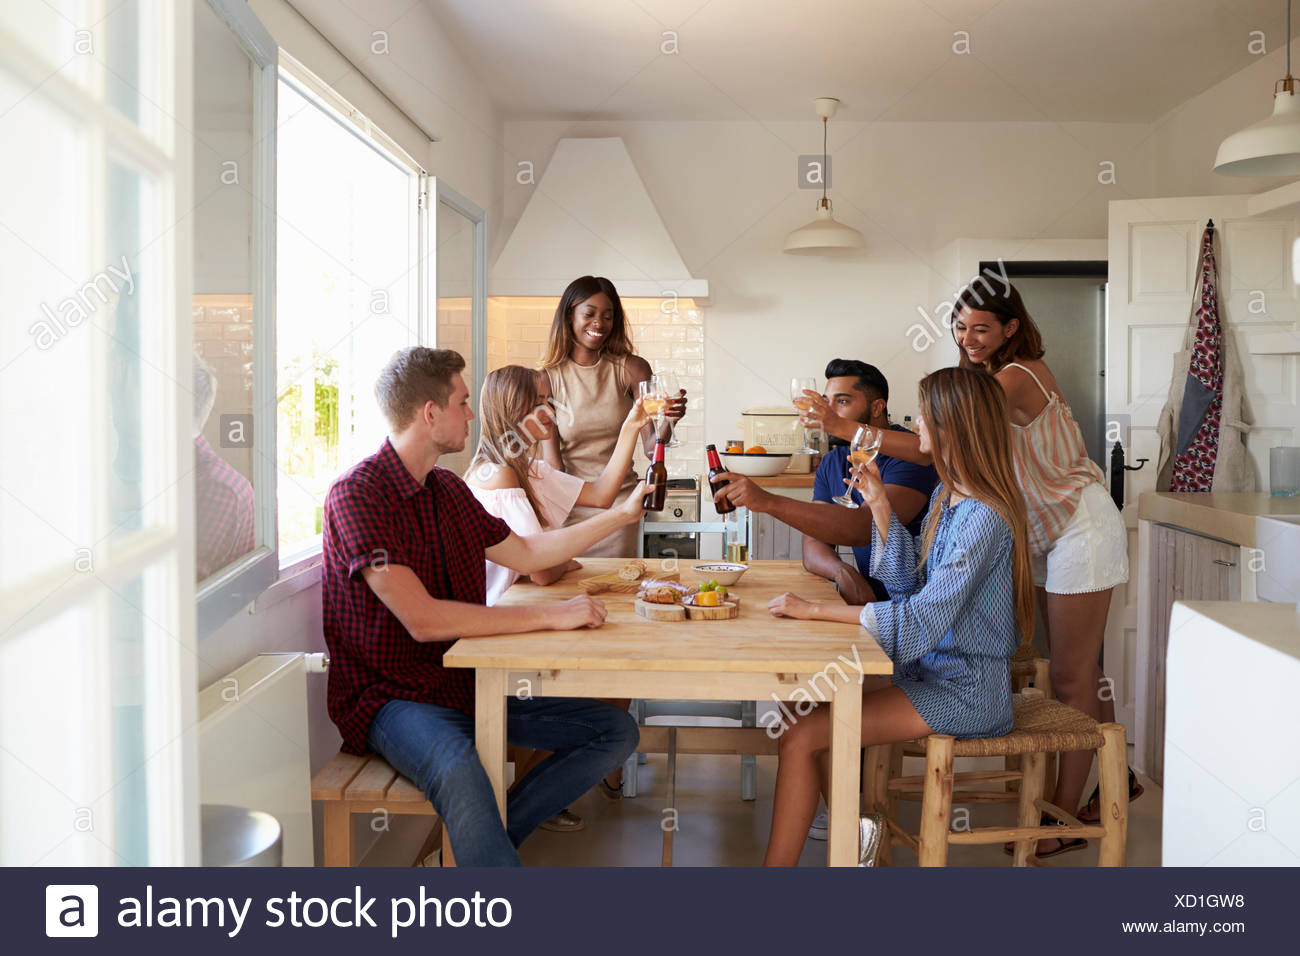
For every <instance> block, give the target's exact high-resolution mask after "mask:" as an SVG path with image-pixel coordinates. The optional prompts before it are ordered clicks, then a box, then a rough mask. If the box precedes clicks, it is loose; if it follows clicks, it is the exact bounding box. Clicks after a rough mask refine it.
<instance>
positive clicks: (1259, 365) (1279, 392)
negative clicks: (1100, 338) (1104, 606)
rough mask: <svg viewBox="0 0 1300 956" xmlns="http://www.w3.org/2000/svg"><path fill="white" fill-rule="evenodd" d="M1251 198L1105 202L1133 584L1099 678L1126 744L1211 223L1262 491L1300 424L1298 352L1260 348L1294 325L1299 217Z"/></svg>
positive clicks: (1110, 367) (1112, 416) (1112, 355)
mask: <svg viewBox="0 0 1300 956" xmlns="http://www.w3.org/2000/svg"><path fill="white" fill-rule="evenodd" d="M1247 200H1248V197H1247V196H1196V197H1187V198H1173V199H1141V200H1122V201H1117V202H1112V203H1111V204H1110V231H1109V236H1110V242H1109V259H1110V287H1109V302H1108V309H1107V320H1106V412H1107V417H1108V419H1109V420H1110V421H1111V422H1115V423H1117V424H1118V425H1119V426H1120V432H1121V437H1122V439H1123V441H1124V444H1125V449H1126V453H1127V457H1128V461H1129V463H1130V464H1132V463H1134V461H1135V460H1136V459H1138V458H1148V459H1150V461H1149V462H1148V463H1147V465H1146V466H1145V467H1144V468H1143V469H1142V470H1141V471H1136V472H1129V473H1128V475H1127V480H1126V483H1125V493H1124V502H1125V507H1124V518H1125V524H1126V525H1127V527H1128V535H1129V567H1130V580H1129V584H1128V586H1127V587H1120V588H1117V589H1116V592H1115V598H1114V601H1113V602H1112V604H1111V612H1110V620H1109V624H1108V628H1107V633H1106V648H1105V659H1106V673H1107V676H1109V677H1111V678H1112V679H1113V680H1114V681H1115V695H1116V698H1115V712H1116V716H1117V718H1118V719H1119V720H1121V721H1122V722H1123V723H1124V724H1125V726H1126V727H1127V728H1128V731H1129V739H1130V740H1133V739H1134V736H1133V729H1134V709H1135V705H1137V704H1138V703H1139V698H1140V694H1141V689H1140V688H1138V687H1137V686H1136V675H1137V663H1136V660H1137V658H1136V655H1137V652H1138V647H1137V582H1138V575H1139V568H1138V553H1137V501H1138V495H1140V494H1141V493H1142V492H1144V491H1153V490H1154V489H1155V480H1156V467H1157V462H1158V459H1159V457H1160V442H1159V439H1158V437H1157V435H1156V430H1155V429H1156V420H1157V417H1158V416H1159V414H1160V410H1161V409H1162V408H1163V407H1164V404H1165V400H1166V399H1167V397H1168V394H1169V384H1170V376H1171V374H1172V371H1173V354H1174V353H1175V352H1177V351H1178V350H1180V349H1181V348H1182V343H1183V335H1184V332H1185V330H1186V329H1187V324H1188V318H1189V314H1190V309H1191V301H1192V295H1193V293H1194V291H1195V286H1196V280H1197V270H1198V267H1199V261H1198V252H1199V249H1200V240H1201V233H1202V231H1203V230H1204V229H1205V225H1206V221H1207V220H1209V219H1213V220H1214V225H1215V229H1216V231H1217V232H1218V253H1219V256H1218V265H1219V283H1220V288H1219V308H1220V318H1221V320H1222V321H1223V322H1224V323H1225V327H1226V329H1227V330H1228V331H1230V332H1231V333H1232V334H1233V335H1234V336H1235V338H1236V342H1237V346H1238V352H1239V354H1240V355H1241V363H1242V367H1243V370H1244V372H1245V376H1246V381H1247V386H1248V389H1249V396H1250V403H1251V406H1252V409H1253V411H1254V416H1255V428H1254V430H1253V431H1252V432H1251V433H1250V435H1249V436H1248V447H1249V449H1250V453H1251V457H1252V458H1253V459H1254V461H1255V463H1256V468H1257V482H1258V484H1257V486H1256V487H1257V489H1259V490H1264V489H1266V488H1267V481H1268V449H1269V448H1270V447H1272V446H1273V445H1277V444H1280V443H1283V442H1286V443H1292V442H1293V441H1294V440H1295V438H1296V436H1297V425H1298V424H1300V408H1298V407H1297V392H1298V391H1300V379H1298V375H1297V362H1296V359H1297V356H1295V355H1293V354H1292V355H1287V354H1262V353H1261V354H1255V353H1253V352H1252V351H1251V349H1252V346H1254V347H1256V348H1262V347H1263V345H1262V343H1264V342H1265V341H1266V337H1267V336H1268V335H1269V334H1270V333H1276V332H1284V331H1285V332H1290V331H1294V330H1295V329H1296V328H1297V318H1300V300H1298V299H1297V289H1296V283H1295V275H1294V267H1293V255H1294V250H1295V243H1296V238H1297V235H1300V223H1297V221H1296V219H1295V218H1294V217H1292V216H1290V215H1288V214H1287V213H1286V212H1284V211H1278V212H1273V213H1264V214H1261V215H1258V216H1251V215H1250V214H1249V212H1248V209H1247Z"/></svg>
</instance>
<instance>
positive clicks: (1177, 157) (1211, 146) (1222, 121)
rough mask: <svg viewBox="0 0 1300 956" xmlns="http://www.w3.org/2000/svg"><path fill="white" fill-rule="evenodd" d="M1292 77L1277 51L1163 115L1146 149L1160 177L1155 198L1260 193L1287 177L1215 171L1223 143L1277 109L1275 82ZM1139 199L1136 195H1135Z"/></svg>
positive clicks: (1148, 161)
mask: <svg viewBox="0 0 1300 956" xmlns="http://www.w3.org/2000/svg"><path fill="white" fill-rule="evenodd" d="M1285 74H1286V51H1285V50H1283V49H1280V48H1279V49H1277V50H1275V51H1274V52H1272V53H1270V54H1268V55H1267V56H1261V57H1260V58H1259V59H1258V60H1256V61H1255V62H1254V63H1252V64H1251V65H1250V66H1248V67H1247V68H1246V69H1244V70H1241V71H1239V72H1237V73H1235V74H1233V75H1232V76H1230V77H1228V78H1227V79H1225V80H1223V81H1222V82H1221V83H1218V84H1216V85H1215V86H1212V87H1210V88H1209V89H1208V90H1206V91H1205V92H1203V93H1200V94H1198V95H1196V96H1193V97H1191V98H1190V99H1188V100H1186V101H1185V102H1183V103H1182V104H1180V105H1179V106H1177V107H1175V108H1174V109H1172V110H1170V111H1169V112H1168V113H1166V114H1165V115H1164V116H1162V117H1160V119H1158V120H1157V121H1156V122H1155V123H1153V124H1152V126H1151V134H1150V137H1149V139H1148V140H1147V141H1146V142H1145V143H1144V144H1143V145H1142V148H1141V158H1142V161H1143V162H1144V163H1146V164H1147V165H1148V167H1149V168H1150V169H1151V170H1152V171H1153V173H1154V185H1155V187H1156V191H1154V192H1151V193H1149V195H1151V196H1215V195H1226V194H1229V193H1257V192H1261V191H1263V190H1265V189H1271V188H1272V187H1274V186H1278V185H1281V184H1282V183H1284V182H1286V179H1285V178H1281V179H1274V178H1260V179H1247V178H1239V177H1236V176H1220V175H1218V174H1216V173H1215V172H1214V156H1215V153H1216V152H1217V151H1218V149H1219V143H1221V142H1222V141H1223V139H1224V138H1225V137H1226V136H1228V135H1229V134H1231V133H1235V132H1236V131H1237V130H1239V129H1242V128H1243V127H1246V126H1249V125H1250V124H1252V123H1255V122H1258V121H1259V120H1262V119H1264V118H1265V117H1267V116H1268V115H1269V114H1270V113H1271V112H1272V110H1273V83H1274V82H1275V81H1276V80H1278V79H1281V78H1282V77H1283V76H1284V75H1285ZM1133 198H1136V197H1133Z"/></svg>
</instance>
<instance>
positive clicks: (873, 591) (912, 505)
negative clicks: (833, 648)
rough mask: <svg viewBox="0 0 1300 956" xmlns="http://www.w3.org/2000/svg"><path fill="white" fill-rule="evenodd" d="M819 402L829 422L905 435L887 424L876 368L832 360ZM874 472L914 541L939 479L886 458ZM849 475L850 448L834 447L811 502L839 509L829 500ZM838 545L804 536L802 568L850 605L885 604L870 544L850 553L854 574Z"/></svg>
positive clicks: (929, 470) (884, 389)
mask: <svg viewBox="0 0 1300 956" xmlns="http://www.w3.org/2000/svg"><path fill="white" fill-rule="evenodd" d="M823 398H824V399H825V401H826V403H827V405H828V406H829V409H828V410H826V411H825V412H824V414H825V415H827V416H828V417H829V416H830V415H834V416H837V417H838V418H841V419H845V420H847V421H849V422H854V423H856V424H857V425H870V426H871V427H873V428H892V429H894V430H895V431H906V429H904V428H903V427H902V426H900V425H891V424H890V423H889V382H888V381H886V379H885V376H884V375H882V374H881V372H880V370H879V369H878V368H876V367H875V366H874V365H868V364H867V363H866V362H860V361H857V360H856V359H839V358H837V359H832V360H831V361H830V363H829V364H828V365H827V366H826V392H825V395H824V396H823ZM844 430H845V431H847V428H845V429H844ZM876 467H878V468H879V469H880V477H881V480H882V481H883V482H884V485H885V493H886V494H887V495H888V496H889V503H890V504H891V505H892V506H893V508H894V514H896V515H898V518H899V520H900V521H902V522H903V524H904V525H905V526H906V527H907V530H908V531H910V532H911V533H912V534H913V535H917V534H920V533H921V521H922V519H923V518H924V517H925V508H926V505H927V504H929V501H930V494H931V492H933V491H934V486H935V485H937V484H938V483H939V476H938V474H937V473H936V472H935V470H934V468H933V467H932V466H930V465H916V464H913V463H912V462H909V461H903V460H902V459H899V458H890V457H889V456H888V455H884V454H881V455H877V456H876ZM848 473H849V446H848V445H838V446H836V447H834V448H832V449H831V450H830V451H829V452H828V453H827V454H826V455H825V456H823V458H822V463H821V467H820V468H818V469H817V475H816V477H815V478H814V480H813V501H815V502H825V503H826V505H827V506H829V507H832V508H838V507H841V506H840V505H837V504H835V502H833V501H831V498H833V497H834V496H836V495H842V494H844V491H845V487H846V486H845V484H844V479H845V478H846V477H847V476H848ZM849 494H850V495H851V496H852V498H853V500H854V501H856V502H857V503H858V504H861V503H862V496H861V495H859V494H858V492H856V491H851V492H849ZM839 543H841V542H830V541H820V540H818V539H817V538H816V537H813V536H810V535H807V534H805V535H804V537H803V566H804V567H805V568H806V569H807V570H809V571H811V572H812V573H813V574H819V575H821V576H822V577H824V578H826V579H827V580H828V581H830V582H832V583H833V584H835V586H836V587H837V588H838V589H839V592H840V596H841V597H843V598H844V600H845V602H846V603H848V604H866V603H868V602H870V601H887V600H889V593H888V592H887V591H886V590H885V588H884V586H883V585H882V584H881V583H880V582H879V581H876V580H874V579H871V578H869V577H868V576H867V569H868V568H870V567H871V545H870V543H868V544H865V545H860V546H855V547H854V548H853V558H854V561H855V563H856V564H857V567H856V568H855V567H853V565H851V564H848V563H846V562H845V561H843V560H841V559H840V556H839V554H838V553H836V550H835V545H836V544H839Z"/></svg>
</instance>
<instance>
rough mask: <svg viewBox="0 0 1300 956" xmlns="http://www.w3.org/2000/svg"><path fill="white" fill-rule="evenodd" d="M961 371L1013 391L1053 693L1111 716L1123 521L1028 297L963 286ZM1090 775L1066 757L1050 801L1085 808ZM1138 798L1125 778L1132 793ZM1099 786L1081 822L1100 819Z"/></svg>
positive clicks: (1015, 443) (1088, 758)
mask: <svg viewBox="0 0 1300 956" xmlns="http://www.w3.org/2000/svg"><path fill="white" fill-rule="evenodd" d="M952 331H953V337H954V338H955V339H956V340H957V345H958V347H959V348H960V349H961V363H960V364H961V365H962V366H964V367H967V368H983V369H985V370H987V371H988V372H989V373H990V374H992V375H993V376H994V377H995V378H996V379H997V380H998V382H1000V383H1001V385H1002V388H1003V389H1004V390H1005V391H1006V393H1007V404H1008V405H1009V406H1010V409H1011V439H1012V448H1013V450H1014V454H1015V464H1016V476H1017V478H1019V480H1020V485H1021V488H1022V489H1023V490H1024V493H1025V503H1026V505H1027V506H1028V510H1029V534H1030V550H1031V552H1032V553H1033V557H1034V583H1035V585H1036V586H1037V591H1038V605H1039V609H1040V611H1041V613H1042V615H1043V620H1044V623H1045V625H1046V629H1047V639H1048V646H1049V647H1050V649H1051V661H1052V663H1051V677H1052V689H1053V692H1054V693H1055V695H1056V697H1057V698H1058V699H1059V700H1061V701H1063V702H1064V703H1066V704H1069V705H1070V706H1071V707H1074V708H1076V709H1078V710H1081V711H1083V712H1084V713H1085V714H1088V715H1089V716H1091V717H1095V718H1096V719H1098V720H1100V721H1113V720H1114V719H1115V704H1114V701H1113V697H1114V694H1113V693H1112V686H1113V685H1111V684H1110V682H1109V681H1108V680H1107V679H1106V677H1105V675H1104V674H1103V673H1102V671H1101V667H1100V666H1099V665H1098V663H1097V662H1098V659H1099V657H1100V654H1101V647H1102V641H1103V639H1104V637H1105V634H1106V615H1107V613H1108V612H1109V610H1110V599H1111V592H1112V591H1113V590H1114V588H1115V585H1117V584H1122V583H1124V582H1125V581H1127V580H1128V547H1127V534H1126V532H1125V529H1124V520H1123V518H1121V517H1120V514H1119V510H1118V509H1117V508H1116V507H1115V503H1114V502H1113V501H1112V500H1111V498H1110V495H1109V493H1107V491H1106V488H1105V485H1104V484H1103V482H1104V478H1105V476H1104V473H1103V472H1102V470H1101V468H1100V467H1098V466H1097V464H1096V462H1094V461H1093V460H1092V459H1091V458H1089V457H1088V452H1087V449H1086V448H1085V447H1084V443H1083V433H1082V432H1081V431H1080V430H1079V425H1078V423H1077V422H1076V421H1075V420H1074V414H1073V413H1072V412H1071V411H1070V406H1069V405H1068V404H1066V402H1065V399H1064V397H1062V395H1061V390H1060V388H1059V387H1058V386H1057V384H1056V377H1055V376H1054V375H1053V374H1052V370H1051V369H1050V368H1048V367H1047V364H1046V363H1045V362H1044V361H1043V353H1044V349H1043V340H1042V336H1041V335H1040V334H1039V331H1038V327H1037V326H1036V325H1035V324H1034V320H1033V319H1032V318H1030V316H1029V311H1028V310H1027V309H1026V308H1025V304H1024V301H1023V300H1022V299H1021V297H1020V293H1019V292H1017V291H1016V289H1015V287H1014V286H1012V285H1011V284H1010V283H1009V282H1007V283H1005V284H1004V289H1003V290H1001V294H998V291H997V290H994V291H993V292H992V294H989V288H988V286H987V285H984V286H982V287H981V288H979V289H977V288H976V287H974V286H967V287H966V288H965V289H963V290H962V291H961V293H960V294H959V295H958V297H957V300H956V308H955V309H954V310H953V326H952ZM1091 768H1092V754H1091V753H1090V752H1087V751H1080V752H1076V753H1065V754H1061V758H1060V774H1059V776H1058V778H1057V783H1056V794H1055V797H1054V799H1053V801H1052V802H1053V803H1055V804H1056V805H1057V806H1058V807H1077V806H1078V805H1079V799H1080V797H1081V796H1082V794H1083V787H1084V784H1085V783H1086V782H1087V779H1088V773H1089V771H1090V770H1091ZM1141 792H1142V788H1141V785H1140V784H1138V783H1137V779H1136V777H1135V776H1134V775H1133V772H1132V771H1131V770H1130V771H1129V796H1130V799H1134V798H1136V797H1137V796H1138V794H1140V793H1141ZM1099 805H1100V801H1099V799H1098V797H1097V794H1096V792H1095V791H1094V793H1093V796H1092V798H1091V799H1089V801H1088V803H1087V805H1086V806H1084V807H1083V809H1082V810H1080V811H1079V813H1078V816H1079V817H1080V818H1081V819H1084V820H1097V819H1099V817H1100V812H1099ZM1084 846H1086V841H1084V840H1060V839H1052V840H1043V841H1040V843H1039V846H1038V854H1039V856H1054V855H1056V854H1058V853H1064V852H1068V851H1070V850H1076V849H1082V848H1083V847H1084Z"/></svg>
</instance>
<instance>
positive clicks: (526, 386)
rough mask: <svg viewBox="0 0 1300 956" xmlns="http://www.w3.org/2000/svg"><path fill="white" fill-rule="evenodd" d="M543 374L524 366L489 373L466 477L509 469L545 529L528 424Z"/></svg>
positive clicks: (484, 383)
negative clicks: (533, 472) (533, 477)
mask: <svg viewBox="0 0 1300 956" xmlns="http://www.w3.org/2000/svg"><path fill="white" fill-rule="evenodd" d="M539 374H545V373H544V372H543V373H538V372H535V371H533V370H532V369H530V368H524V367H523V366H522V365H503V366H502V367H501V368H498V369H493V370H492V371H491V372H488V374H487V377H486V378H485V379H483V390H482V392H481V393H480V394H479V437H478V448H476V449H475V450H474V457H473V458H471V459H470V463H469V467H468V468H467V469H465V478H466V479H467V480H468V479H469V478H470V477H471V476H472V475H475V473H476V472H477V477H479V478H480V479H481V478H485V477H489V476H490V467H491V466H492V465H496V466H498V467H501V468H509V469H510V470H511V471H513V472H514V473H515V477H516V478H517V479H518V480H519V487H520V488H522V489H524V496H525V497H526V498H527V499H528V504H529V505H530V506H531V507H532V509H533V512H534V513H535V514H536V515H537V520H538V522H539V523H540V524H541V526H542V527H543V528H545V527H546V516H545V515H544V514H542V509H541V508H540V507H539V505H538V502H537V495H536V493H535V492H534V491H533V485H532V480H531V478H530V477H529V474H528V469H529V467H530V466H531V465H532V462H533V455H532V450H533V446H534V444H535V442H534V441H533V437H532V435H530V434H529V433H528V430H527V423H528V422H529V421H530V420H532V421H535V420H536V419H535V418H534V416H535V415H536V413H537V402H538V399H539V397H540V393H539V392H538V390H537V376H538V375H539Z"/></svg>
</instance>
